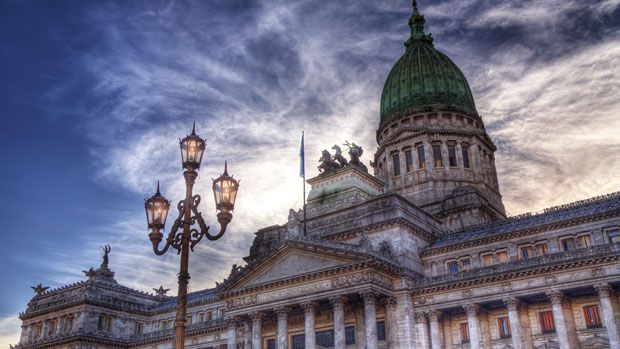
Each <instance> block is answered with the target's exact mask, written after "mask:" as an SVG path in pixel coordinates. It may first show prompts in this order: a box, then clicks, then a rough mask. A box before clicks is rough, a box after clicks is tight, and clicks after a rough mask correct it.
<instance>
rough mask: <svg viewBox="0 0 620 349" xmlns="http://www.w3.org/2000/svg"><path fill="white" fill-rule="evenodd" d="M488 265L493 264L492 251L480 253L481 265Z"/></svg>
mask: <svg viewBox="0 0 620 349" xmlns="http://www.w3.org/2000/svg"><path fill="white" fill-rule="evenodd" d="M489 265H493V254H492V253H488V254H485V255H482V266H483V267H488V266H489Z"/></svg>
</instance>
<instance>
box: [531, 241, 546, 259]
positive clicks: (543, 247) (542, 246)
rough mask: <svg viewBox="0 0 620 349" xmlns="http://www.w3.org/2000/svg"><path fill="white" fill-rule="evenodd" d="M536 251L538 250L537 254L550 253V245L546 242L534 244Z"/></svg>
mask: <svg viewBox="0 0 620 349" xmlns="http://www.w3.org/2000/svg"><path fill="white" fill-rule="evenodd" d="M534 252H536V256H544V255H546V254H547V253H549V247H548V246H547V243H546V242H543V243H540V244H536V245H534Z"/></svg>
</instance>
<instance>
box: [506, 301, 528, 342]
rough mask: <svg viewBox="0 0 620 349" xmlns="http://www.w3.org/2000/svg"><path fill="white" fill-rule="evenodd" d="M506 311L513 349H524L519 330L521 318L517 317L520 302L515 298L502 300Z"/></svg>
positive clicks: (520, 329) (520, 330) (521, 332)
mask: <svg viewBox="0 0 620 349" xmlns="http://www.w3.org/2000/svg"><path fill="white" fill-rule="evenodd" d="M504 304H506V309H508V321H509V323H510V337H511V338H512V348H513V349H525V344H524V341H523V329H522V328H521V317H520V316H519V306H520V304H521V303H520V302H519V300H518V299H517V298H516V297H509V298H506V299H504Z"/></svg>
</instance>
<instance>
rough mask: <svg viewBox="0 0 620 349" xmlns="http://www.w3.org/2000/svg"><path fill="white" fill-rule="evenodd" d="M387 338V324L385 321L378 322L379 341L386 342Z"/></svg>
mask: <svg viewBox="0 0 620 349" xmlns="http://www.w3.org/2000/svg"><path fill="white" fill-rule="evenodd" d="M385 338H386V336H385V322H384V321H377V339H378V340H380V341H384V340H385Z"/></svg>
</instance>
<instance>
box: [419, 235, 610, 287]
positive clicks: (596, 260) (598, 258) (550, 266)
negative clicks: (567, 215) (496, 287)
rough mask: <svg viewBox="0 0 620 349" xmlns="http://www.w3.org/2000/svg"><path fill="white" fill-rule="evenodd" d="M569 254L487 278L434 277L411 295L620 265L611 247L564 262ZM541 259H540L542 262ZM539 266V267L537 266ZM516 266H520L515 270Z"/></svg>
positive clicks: (502, 269) (505, 268) (500, 269)
mask: <svg viewBox="0 0 620 349" xmlns="http://www.w3.org/2000/svg"><path fill="white" fill-rule="evenodd" d="M567 254H568V252H561V253H557V254H554V255H556V257H558V260H557V261H553V260H552V261H549V262H548V263H542V262H540V261H544V260H546V259H548V258H549V257H553V255H551V256H550V255H547V256H543V257H537V258H534V259H531V260H529V261H517V262H509V263H506V264H505V265H495V266H491V267H487V268H490V269H491V268H493V269H491V271H490V272H489V273H488V274H482V273H484V272H485V270H484V269H485V268H476V269H472V270H470V271H467V272H464V273H463V274H462V275H461V276H460V277H458V276H457V277H455V278H454V279H453V280H450V279H449V278H450V275H443V276H439V277H436V278H438V279H439V281H438V282H433V280H432V279H433V278H432V277H431V278H424V279H420V280H418V281H417V282H415V283H414V284H412V285H411V288H410V290H411V291H412V295H414V296H415V295H422V294H427V293H433V292H439V291H447V290H453V289H462V288H466V287H471V286H479V285H484V284H489V283H496V282H499V281H506V280H512V279H517V278H523V277H530V276H540V275H541V274H544V273H551V272H557V271H560V270H566V269H570V268H576V267H583V266H587V265H594V264H601V263H609V262H616V263H617V261H619V260H620V247H616V246H612V245H595V246H593V247H592V248H589V249H584V251H579V250H578V251H576V252H573V255H574V257H573V258H570V259H562V258H561V257H563V256H566V255H567ZM569 257H570V255H569ZM543 258H544V259H543ZM538 259H540V261H539V260H538ZM536 262H540V263H538V264H536ZM515 264H517V265H516V266H515ZM519 264H521V265H519ZM511 265H512V267H511ZM494 269H496V270H494ZM477 274H478V275H477ZM442 278H448V280H446V281H441V279H442Z"/></svg>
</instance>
